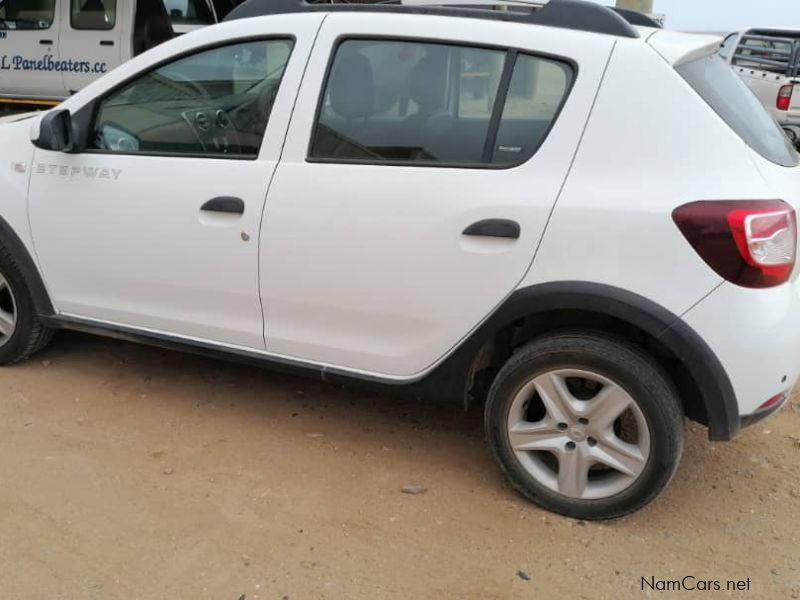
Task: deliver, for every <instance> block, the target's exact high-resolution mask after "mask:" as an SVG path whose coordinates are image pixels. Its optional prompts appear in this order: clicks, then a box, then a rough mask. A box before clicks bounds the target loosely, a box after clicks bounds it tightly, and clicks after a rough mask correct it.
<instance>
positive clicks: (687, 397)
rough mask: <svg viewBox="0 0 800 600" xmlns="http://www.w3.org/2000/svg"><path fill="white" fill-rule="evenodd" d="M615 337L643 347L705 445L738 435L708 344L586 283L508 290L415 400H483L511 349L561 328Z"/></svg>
mask: <svg viewBox="0 0 800 600" xmlns="http://www.w3.org/2000/svg"><path fill="white" fill-rule="evenodd" d="M576 328H581V329H587V330H593V331H599V332H605V333H609V334H613V335H616V336H619V337H622V338H624V339H626V340H628V341H631V342H633V343H635V344H637V345H638V346H640V347H643V348H645V349H646V350H647V351H648V353H649V354H650V355H651V356H653V357H654V358H655V359H656V360H657V361H658V363H659V364H660V365H661V367H662V368H663V369H664V370H665V372H666V373H667V374H668V375H669V376H670V378H671V380H672V382H673V384H674V385H675V387H676V389H677V391H678V394H679V396H680V399H681V403H682V404H683V407H684V412H685V413H686V415H687V416H688V417H689V418H690V419H692V420H694V421H697V422H699V423H701V424H703V425H707V426H708V428H709V437H710V439H712V440H728V439H731V438H732V437H733V436H734V435H736V433H737V431H738V430H739V426H740V422H739V410H738V404H737V401H736V396H735V393H734V390H733V386H732V385H731V382H730V379H729V378H728V375H727V373H726V372H725V369H724V368H723V366H722V364H721V363H720V362H719V359H718V358H717V357H716V355H715V354H714V353H713V351H712V350H711V348H709V346H708V344H706V342H705V341H704V340H703V339H702V338H701V337H700V336H699V335H698V334H697V332H695V331H694V330H693V329H692V328H691V327H690V326H689V325H687V324H686V323H685V322H684V321H683V320H681V319H680V318H679V317H678V316H677V315H675V314H673V313H671V312H670V311H668V310H667V309H665V308H664V307H662V306H660V305H658V304H656V303H655V302H653V301H651V300H648V299H647V298H644V297H642V296H639V295H637V294H634V293H632V292H628V291H626V290H622V289H620V288H616V287H612V286H607V285H603V284H596V283H589V282H554V283H546V284H541V285H536V286H531V287H527V288H522V289H519V290H517V291H516V292H514V293H513V294H512V295H511V296H510V297H509V298H508V299H507V300H506V301H505V302H504V303H503V304H502V305H501V306H500V307H499V308H498V309H497V310H496V311H495V312H494V313H493V314H492V316H491V317H489V318H488V319H487V320H486V321H485V322H484V323H483V324H481V325H480V326H479V327H478V328H477V330H475V331H474V332H473V333H472V334H471V335H470V336H469V337H468V338H467V339H466V340H464V341H463V342H462V344H461V345H460V346H459V347H458V348H457V349H456V351H455V352H453V354H451V355H450V356H449V357H448V358H447V359H446V360H445V361H444V362H443V363H442V364H441V365H440V366H439V367H438V368H437V369H435V370H434V371H433V373H431V374H430V375H429V376H427V377H426V378H425V379H423V380H422V381H420V382H419V383H418V384H417V385H418V386H419V388H418V394H419V395H435V396H442V391H443V390H447V391H448V396H449V397H450V399H453V400H456V399H459V400H462V401H464V402H465V403H469V402H470V401H471V400H474V399H482V397H484V396H485V393H486V391H487V390H488V388H489V385H491V381H492V380H493V378H494V375H495V374H496V373H497V371H498V370H499V367H500V366H501V365H502V364H503V363H504V362H505V361H506V360H507V359H508V357H509V356H511V354H512V353H513V352H514V350H515V349H516V348H518V347H519V346H521V345H522V344H524V343H525V342H527V341H530V340H531V339H534V338H535V337H538V336H541V335H544V334H547V333H551V332H553V331H558V330H563V329H576Z"/></svg>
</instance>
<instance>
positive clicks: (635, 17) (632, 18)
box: [611, 7, 664, 29]
mask: <svg viewBox="0 0 800 600" xmlns="http://www.w3.org/2000/svg"><path fill="white" fill-rule="evenodd" d="M611 10H613V11H614V12H615V13H617V14H618V15H620V16H621V17H622V18H623V19H625V20H626V21H627V22H628V23H630V24H631V25H639V26H641V27H655V28H656V29H664V27H663V26H662V25H661V23H659V22H658V21H656V20H655V19H654V18H653V17H651V16H649V15H646V14H644V13H640V12H638V11H635V10H628V9H627V8H613V7H612V8H611Z"/></svg>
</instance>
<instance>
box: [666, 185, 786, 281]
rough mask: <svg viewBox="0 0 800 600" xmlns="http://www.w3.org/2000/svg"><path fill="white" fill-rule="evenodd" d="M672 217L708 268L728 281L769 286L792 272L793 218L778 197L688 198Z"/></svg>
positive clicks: (784, 203)
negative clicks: (698, 199)
mask: <svg viewBox="0 0 800 600" xmlns="http://www.w3.org/2000/svg"><path fill="white" fill-rule="evenodd" d="M672 219H673V220H674V221H675V224H676V225H677V226H678V228H679V229H680V230H681V232H682V233H683V235H684V236H685V237H686V239H687V240H688V241H689V243H690V244H691V245H692V247H693V248H694V249H695V250H696V251H697V253H698V254H699V255H700V256H701V258H702V259H703V260H704V261H706V263H707V264H708V266H709V267H711V268H712V269H714V271H716V272H717V273H718V274H719V275H720V276H721V277H724V278H725V279H727V280H728V281H730V282H732V283H735V284H737V285H741V286H743V287H748V288H766V287H773V286H776V285H780V284H782V283H785V282H786V281H788V280H789V277H790V276H791V274H792V271H793V270H794V264H795V257H796V255H797V217H796V215H795V212H794V209H793V208H792V207H791V206H789V205H788V204H786V202H784V201H783V200H730V201H709V202H692V203H690V204H684V205H683V206H681V207H679V208H676V209H675V211H673V213H672Z"/></svg>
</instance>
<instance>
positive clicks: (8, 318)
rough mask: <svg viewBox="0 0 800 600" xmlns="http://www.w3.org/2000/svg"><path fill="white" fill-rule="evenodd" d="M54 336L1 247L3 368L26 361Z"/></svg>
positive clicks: (0, 354) (0, 347)
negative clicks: (39, 314)
mask: <svg viewBox="0 0 800 600" xmlns="http://www.w3.org/2000/svg"><path fill="white" fill-rule="evenodd" d="M52 335H53V332H52V330H51V329H48V328H46V327H44V325H42V323H41V322H40V321H39V319H38V317H37V316H36V310H35V308H34V305H33V299H32V298H31V294H30V291H29V290H28V287H27V285H26V284H25V280H24V278H23V276H22V273H21V272H20V270H19V267H18V266H17V263H16V261H15V260H14V258H13V257H12V256H11V254H10V253H9V252H8V251H7V250H6V249H5V248H3V247H2V246H0V365H11V364H14V363H17V362H20V361H23V360H25V359H26V358H28V357H30V356H31V355H32V354H34V353H35V352H37V351H38V350H41V349H42V348H44V346H46V345H47V343H48V342H49V341H50V339H51V338H52Z"/></svg>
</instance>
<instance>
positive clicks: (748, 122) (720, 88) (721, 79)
mask: <svg viewBox="0 0 800 600" xmlns="http://www.w3.org/2000/svg"><path fill="white" fill-rule="evenodd" d="M677 71H678V73H680V74H681V76H682V77H683V78H684V79H685V80H686V81H688V82H689V84H690V85H691V86H692V87H693V88H694V89H695V90H696V91H697V93H698V94H700V96H701V97H702V98H703V100H705V101H706V102H708V104H709V105H710V106H711V108H713V109H714V110H715V111H716V113H717V114H718V115H719V116H720V117H722V119H723V120H724V121H725V122H726V123H727V124H728V125H729V126H730V127H731V129H733V130H734V131H735V132H736V133H737V134H738V135H739V137H741V138H742V139H743V140H744V141H745V142H746V143H747V145H748V146H750V147H751V148H752V149H753V150H755V151H756V152H758V153H759V154H760V155H761V156H763V157H764V158H766V159H767V160H769V161H772V162H774V163H776V164H779V165H782V166H784V167H796V166H797V165H798V164H800V156H798V154H797V151H796V150H795V149H794V148H793V147H792V144H791V142H790V141H789V138H787V137H786V135H785V134H784V133H783V130H782V129H781V128H780V126H779V125H778V124H777V123H776V122H775V120H774V119H773V118H772V117H771V116H770V115H769V113H768V112H767V111H766V109H765V108H764V107H763V106H762V105H761V102H760V101H759V100H758V98H757V97H756V96H755V94H753V92H751V91H750V88H748V87H747V85H746V84H745V83H744V82H743V81H742V80H741V79H740V78H739V77H738V76H737V75H736V74H735V73H734V72H733V70H732V69H731V68H730V67H729V66H728V65H727V64H726V63H725V61H723V60H722V59H721V58H720V57H719V56H718V55H713V56H708V57H705V58H701V59H699V60H695V61H692V62H689V63H686V64H684V65H681V66H679V67H677Z"/></svg>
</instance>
